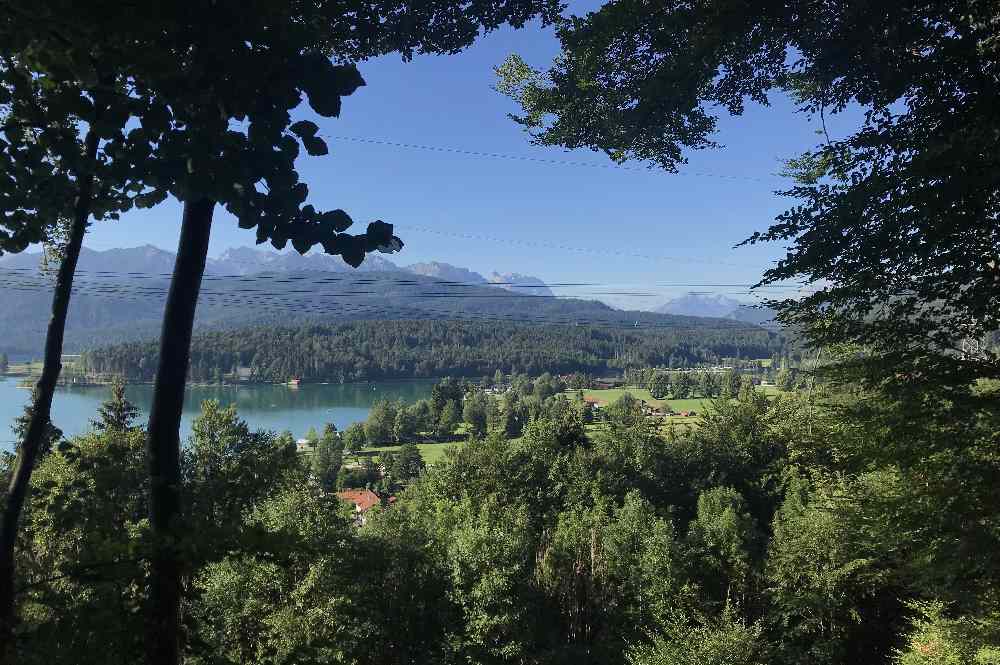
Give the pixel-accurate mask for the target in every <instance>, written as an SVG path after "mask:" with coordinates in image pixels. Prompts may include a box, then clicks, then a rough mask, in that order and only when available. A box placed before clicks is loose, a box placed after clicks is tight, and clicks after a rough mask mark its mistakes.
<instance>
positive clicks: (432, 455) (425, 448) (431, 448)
mask: <svg viewBox="0 0 1000 665" xmlns="http://www.w3.org/2000/svg"><path fill="white" fill-rule="evenodd" d="M456 445H461V442H460V441H458V442H453V443H418V444H417V450H419V451H420V456H421V457H423V458H424V463H425V464H434V463H435V462H437V461H438V460H440V459H441V458H443V457H444V451H445V450H447V449H448V448H449V447H451V446H456ZM399 448H400V446H375V447H373V448H365V452H383V451H387V450H392V451H396V450H399ZM375 457H376V458H377V457H378V455H376V456H375ZM351 459H359V458H351Z"/></svg>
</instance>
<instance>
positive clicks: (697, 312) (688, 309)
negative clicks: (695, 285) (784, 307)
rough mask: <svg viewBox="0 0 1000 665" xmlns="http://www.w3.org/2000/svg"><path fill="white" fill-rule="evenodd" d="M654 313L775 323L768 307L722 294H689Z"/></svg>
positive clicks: (666, 304) (760, 323) (664, 305)
mask: <svg viewBox="0 0 1000 665" xmlns="http://www.w3.org/2000/svg"><path fill="white" fill-rule="evenodd" d="M653 311H654V312H662V313H664V314H677V315H681V316H708V317H716V318H720V319H733V320H736V321H746V322H747V323H754V324H757V325H766V324H773V323H774V312H773V311H772V310H770V309H767V308H766V307H755V306H754V305H752V304H751V303H748V302H744V301H742V300H736V299H735V298H730V297H728V296H725V295H722V294H720V293H716V294H703V293H688V294H685V295H683V296H681V297H679V298H674V299H673V300H670V301H669V302H667V303H665V304H663V305H660V306H659V307H657V308H656V309H655V310H653Z"/></svg>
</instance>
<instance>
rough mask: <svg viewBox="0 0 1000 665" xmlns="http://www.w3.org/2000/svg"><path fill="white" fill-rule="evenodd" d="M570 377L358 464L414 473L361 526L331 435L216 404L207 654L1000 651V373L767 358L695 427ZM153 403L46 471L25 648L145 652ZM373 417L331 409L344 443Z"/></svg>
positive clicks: (658, 663) (196, 477) (195, 479)
mask: <svg viewBox="0 0 1000 665" xmlns="http://www.w3.org/2000/svg"><path fill="white" fill-rule="evenodd" d="M559 387H560V386H556V385H549V380H546V381H543V382H542V383H537V382H536V383H535V385H534V386H533V387H532V392H533V393H534V392H540V393H544V395H547V396H544V395H541V394H540V395H539V397H542V396H544V399H545V402H546V404H547V406H546V408H544V409H541V410H539V411H538V412H537V414H536V415H535V416H533V417H532V418H531V419H530V421H529V422H528V423H527V424H526V425H525V427H524V428H523V431H519V432H518V434H519V435H520V436H519V438H517V439H510V438H508V434H507V432H506V431H505V429H504V425H503V420H502V419H499V420H497V421H496V423H495V424H494V422H493V420H492V419H491V420H490V421H489V422H486V423H485V425H484V429H483V431H482V434H481V435H475V436H474V437H473V438H472V439H470V440H469V441H467V442H464V443H458V444H455V445H454V447H453V449H452V450H451V452H449V453H448V454H446V456H445V459H444V461H443V462H441V463H438V464H436V465H435V466H433V467H431V468H428V469H424V468H423V464H422V463H421V462H420V460H419V455H416V456H415V457H414V455H413V454H410V455H409V456H407V452H410V453H413V452H414V451H412V450H409V448H407V447H405V446H404V448H403V449H401V451H400V453H399V454H398V456H390V458H389V459H388V461H387V462H386V463H385V466H384V467H383V469H382V470H381V471H379V470H378V467H374V466H372V465H370V464H369V465H368V467H366V469H364V470H358V471H353V472H350V473H347V474H346V475H344V474H343V473H341V474H340V478H339V479H338V480H339V483H340V484H343V483H345V482H346V483H347V484H348V485H349V484H350V483H351V481H352V479H354V478H357V477H361V476H364V475H365V474H372V475H373V477H382V478H383V479H384V481H385V482H381V483H376V485H375V488H376V489H384V490H385V491H397V492H398V490H399V489H400V485H399V483H398V481H399V480H400V476H402V477H408V478H409V481H408V482H407V483H405V485H406V486H407V489H406V490H405V491H403V492H402V493H401V494H397V500H396V502H395V503H394V504H393V506H392V507H388V508H384V509H382V510H379V509H375V510H374V512H372V513H371V514H370V515H369V519H368V520H367V521H366V523H365V525H364V526H362V527H356V526H353V525H352V523H351V521H350V519H349V518H348V512H347V510H346V508H345V507H344V506H343V505H341V504H340V503H339V502H338V501H337V500H336V499H335V497H334V495H333V494H330V493H328V491H327V490H328V489H329V488H330V487H332V486H333V485H334V484H335V482H334V481H333V479H332V477H328V476H327V473H328V472H329V471H330V470H331V469H329V467H330V464H329V463H328V462H329V460H326V462H321V458H320V456H319V455H317V456H315V457H313V458H309V457H306V456H302V455H297V454H296V453H295V445H294V442H293V440H292V439H291V437H290V436H289V435H277V434H274V433H269V432H254V431H251V430H249V429H248V428H247V426H246V425H245V424H243V423H242V422H241V421H240V420H239V417H238V414H237V413H236V412H235V411H234V410H233V409H232V408H228V409H223V408H221V407H219V405H218V404H216V403H214V402H206V403H205V405H204V406H203V411H202V414H201V415H200V416H199V417H198V419H197V420H196V422H195V424H194V427H193V435H192V436H191V438H190V439H189V441H188V442H187V445H186V447H185V449H184V454H183V468H184V493H185V494H184V498H185V503H186V504H187V505H188V506H190V508H189V510H188V511H186V513H185V528H186V529H187V530H188V531H189V532H190V533H191V534H194V538H193V540H192V542H191V546H192V550H191V552H190V553H189V554H188V555H187V556H186V562H187V563H186V569H185V570H186V572H185V580H186V582H185V585H184V599H183V617H184V626H185V634H186V637H185V641H184V643H185V655H184V661H185V662H189V663H218V662H225V663H250V662H252V663H274V664H277V663H287V664H288V665H291V664H293V663H295V664H304V663H316V664H320V663H372V664H374V663H393V664H396V663H398V664H403V663H429V662H435V663H552V664H559V663H580V662H586V663H622V664H624V663H629V664H630V665H695V664H698V665H701V664H705V665H709V664H717V665H763V664H765V663H766V664H768V665H785V664H787V665H800V664H801V663H816V664H829V665H834V664H839V663H858V662H861V663H886V662H891V661H895V662H898V663H900V664H901V665H932V664H939V663H949V664H950V663H956V664H962V665H964V664H969V665H988V664H991V663H997V662H1000V616H998V615H997V613H996V610H997V607H998V605H997V603H998V601H1000V598H998V596H997V591H996V589H997V588H998V584H997V583H998V582H1000V580H998V579H997V575H998V571H1000V558H998V556H1000V523H998V521H997V515H996V510H995V506H996V501H997V499H998V496H997V491H998V487H1000V484H998V483H997V471H996V469H997V468H998V467H997V455H996V449H997V448H996V446H997V433H998V432H1000V414H998V413H997V410H996V408H995V404H996V402H997V400H998V397H1000V393H998V389H1000V386H990V385H983V386H982V387H981V389H979V390H977V391H976V393H975V395H974V397H975V399H974V400H973V401H970V402H966V403H965V404H964V405H958V404H954V403H951V402H947V401H942V400H924V401H920V402H919V403H900V402H897V401H894V400H891V399H887V398H885V397H884V396H880V395H878V394H873V393H865V392H861V391H857V390H841V389H832V388H831V387H830V386H820V387H819V388H817V389H816V390H813V391H808V392H802V393H797V394H789V395H785V396H782V397H779V398H777V399H774V400H771V401H769V400H767V399H765V398H764V397H763V396H762V395H760V394H758V393H756V392H755V391H754V389H753V386H752V385H750V384H749V383H744V385H743V387H742V388H741V390H740V394H739V396H738V397H737V398H734V399H723V400H718V401H716V402H715V404H714V406H713V407H712V408H711V409H710V410H709V411H708V412H707V413H705V414H704V415H703V419H702V423H701V425H700V426H699V427H698V428H696V429H694V430H692V431H689V432H682V433H670V432H667V433H664V431H663V430H661V429H660V428H658V427H656V426H655V425H653V424H652V423H651V421H650V420H649V419H647V418H645V417H643V415H642V412H641V410H640V409H639V408H638V405H637V403H636V402H634V401H633V400H629V399H627V398H623V399H622V400H621V401H619V402H618V403H615V404H612V405H610V406H609V407H608V408H607V409H605V410H604V411H605V413H603V414H602V417H601V420H600V421H599V422H596V423H595V424H593V425H589V424H588V423H587V422H586V420H585V415H584V413H585V412H584V411H582V410H580V409H579V408H576V407H574V406H572V404H571V402H570V401H567V400H566V399H565V398H564V397H559V396H552V395H550V394H549V393H550V392H551V391H552V390H556V389H557V388H559ZM461 388H462V385H461V384H460V383H459V382H445V383H444V384H442V385H441V387H440V388H439V390H438V391H437V392H436V393H435V396H434V398H433V399H434V400H436V401H442V400H444V401H445V404H446V405H453V404H454V401H453V400H454V398H455V396H456V395H458V394H459V393H460V390H461ZM467 395H469V396H467V397H465V398H464V399H465V400H469V399H476V398H475V397H473V396H474V395H475V393H468V394H467ZM459 399H463V398H461V397H460V398H459ZM560 400H561V401H562V403H563V404H565V405H566V406H564V407H560V406H559V404H560ZM980 400H981V401H980ZM974 405H978V406H974ZM917 407H919V408H917ZM453 408H454V407H453V406H446V407H445V408H444V409H443V411H447V410H449V409H453ZM132 415H133V412H132V411H131V410H130V409H129V407H128V405H127V400H125V398H124V395H123V394H121V393H119V394H118V396H117V399H115V400H111V402H110V403H109V404H107V405H105V407H104V408H103V409H102V410H101V414H100V415H99V417H98V419H97V421H96V422H95V425H94V431H93V432H91V433H89V434H86V435H83V436H80V437H77V438H75V439H72V440H69V441H62V442H59V443H58V444H56V445H55V446H54V447H53V448H52V449H51V451H50V452H48V453H47V454H46V455H45V457H44V458H43V460H42V462H41V464H40V466H39V468H38V470H37V472H36V474H35V475H34V477H33V480H32V482H33V486H34V491H33V492H32V495H31V496H32V498H31V501H32V504H31V507H30V510H29V511H28V512H27V515H28V523H27V524H26V527H25V531H24V535H23V537H22V538H21V539H20V540H19V547H18V556H19V566H20V567H21V569H22V570H23V571H24V573H23V577H22V589H21V591H20V593H19V594H18V612H19V616H20V617H21V623H20V625H19V627H18V645H19V656H20V661H19V662H23V663H40V664H41V663H53V662H88V663H112V662H115V663H117V662H134V661H136V660H138V659H139V657H140V649H141V640H140V639H139V637H138V636H139V635H141V628H140V626H141V622H142V614H141V612H138V611H137V608H138V606H139V603H141V599H142V598H143V576H144V567H143V560H144V557H145V556H146V555H145V552H146V548H147V547H149V540H148V537H149V533H148V522H147V521H146V515H145V502H146V496H147V492H148V480H147V479H146V474H145V464H146V462H145V451H144V446H143V441H144V435H145V433H144V432H143V430H142V429H140V428H137V427H135V426H134V425H133V424H132V422H131V417H132ZM376 426H380V425H378V418H375V419H373V421H372V423H371V424H370V427H376ZM385 426H386V427H388V426H389V425H388V423H387V424H386V425H385ZM346 436H347V435H346V433H345V435H341V436H338V434H337V433H336V432H335V431H332V430H331V431H327V432H324V434H323V435H322V440H323V441H324V442H325V441H327V440H328V439H329V440H330V441H332V442H334V443H333V444H332V446H331V448H330V451H329V452H330V453H331V454H332V455H335V456H336V462H335V464H336V467H339V465H340V452H341V451H342V450H343V448H344V447H345V442H346ZM362 445H363V444H362ZM348 446H349V447H351V448H353V447H355V446H356V444H355V443H350V444H348ZM8 462H9V460H8ZM959 469H960V472H959V471H957V470H959ZM332 473H333V475H337V472H336V468H334V469H332ZM363 479H364V478H362V480H363ZM956 509H960V510H961V511H962V512H961V514H962V515H963V516H965V519H958V520H956V519H954V518H953V517H954V515H955V512H954V511H955V510H956ZM887 515H891V519H886V516H887Z"/></svg>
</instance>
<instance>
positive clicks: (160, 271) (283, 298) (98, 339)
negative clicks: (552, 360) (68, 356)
mask: <svg viewBox="0 0 1000 665" xmlns="http://www.w3.org/2000/svg"><path fill="white" fill-rule="evenodd" d="M39 259H40V255H39V254H37V253H35V254H20V255H9V256H5V257H0V300H2V303H3V306H4V311H5V313H6V314H7V315H6V316H3V317H0V352H6V353H8V354H10V355H12V356H14V357H23V356H37V354H38V353H40V351H41V349H42V345H43V342H44V337H45V327H46V324H47V322H48V318H49V307H50V301H51V275H50V274H49V273H44V272H41V271H40V270H39ZM173 263H174V255H173V254H172V253H171V252H167V251H164V250H162V249H159V248H156V247H151V246H143V247H135V248H129V249H109V250H105V251H95V250H90V249H84V250H83V252H82V253H81V256H80V261H79V266H78V272H77V277H76V280H75V286H74V296H73V300H72V301H71V306H70V312H69V316H68V320H67V327H66V338H65V347H64V348H65V350H66V352H67V353H73V352H77V351H80V350H82V349H87V348H94V347H96V346H103V345H107V344H111V343H118V342H129V341H137V340H144V339H151V338H155V337H156V336H157V335H158V333H159V328H160V321H161V317H162V313H163V300H164V297H165V295H166V291H167V287H168V285H169V278H170V274H171V271H172V270H173ZM364 319H368V320H379V319H381V320H386V319H393V320H398V319H421V320H427V319H447V320H480V321H481V320H495V321H505V322H517V323H526V324H538V323H541V324H569V325H588V324H593V325H599V326H606V327H618V328H624V327H628V328H631V329H635V328H642V327H656V328H663V327H673V328H686V329H694V328H712V329H719V328H724V329H731V328H739V327H740V326H741V324H740V323H738V322H736V321H725V320H720V319H717V318H714V319H711V318H710V319H706V318H698V317H692V316H690V315H679V314H672V313H651V312H641V311H622V310H618V309H615V308H612V307H610V306H608V305H607V304H605V303H602V302H599V301H596V300H582V299H573V298H561V297H555V296H554V295H553V293H552V291H551V290H550V289H549V288H548V286H546V284H545V283H544V282H543V281H542V280H540V279H538V278H536V277H531V276H527V275H521V274H518V273H503V274H501V273H496V272H494V273H491V274H490V275H488V276H484V275H481V274H480V273H477V272H473V271H471V270H468V269H465V268H460V267H457V266H452V265H449V264H445V263H420V264H413V265H409V266H398V265H396V264H395V263H393V262H391V261H388V260H386V259H384V258H382V257H380V256H370V257H368V259H366V261H365V262H364V263H363V264H362V267H361V268H360V269H358V270H354V269H352V268H350V267H348V266H347V265H345V264H344V263H343V262H342V261H341V260H340V259H339V258H337V257H331V256H327V255H323V254H310V255H306V256H299V255H296V254H291V253H280V254H279V253H277V252H270V251H260V250H254V249H249V248H238V249H231V250H228V251H227V252H225V253H224V254H222V255H221V256H219V257H218V258H215V259H211V260H210V261H209V262H208V265H207V267H206V276H205V281H204V283H203V287H202V295H201V298H200V300H199V305H198V315H197V321H196V325H197V327H198V328H199V329H200V330H211V329H232V328H237V327H245V326H251V325H292V324H306V323H310V322H324V323H328V322H331V321H348V320H364ZM746 325H747V324H746V323H744V324H742V327H746Z"/></svg>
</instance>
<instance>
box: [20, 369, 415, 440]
mask: <svg viewBox="0 0 1000 665" xmlns="http://www.w3.org/2000/svg"><path fill="white" fill-rule="evenodd" d="M17 383H18V379H17V378H13V377H3V378H0V449H5V450H11V449H12V448H13V445H14V441H13V438H14V437H13V434H12V432H11V426H12V425H13V423H14V419H15V418H17V417H18V416H19V415H21V414H22V413H23V411H24V405H25V403H26V401H27V399H28V396H29V394H30V391H28V390H27V389H25V388H18V387H17ZM433 385H434V381H430V380H421V381H387V382H380V383H348V384H305V385H302V386H299V387H298V388H291V387H289V386H272V385H252V386H188V389H187V391H186V393H185V396H184V416H183V418H182V420H181V437H182V438H186V437H187V436H188V434H190V432H191V419H192V418H193V417H194V416H196V415H197V414H198V411H199V409H200V405H201V402H202V401H204V400H206V399H217V400H219V401H220V402H221V403H222V404H235V405H236V409H237V411H238V412H239V414H240V417H241V418H243V419H244V420H246V421H247V423H248V424H249V425H250V427H251V428H253V429H269V430H275V431H279V432H281V431H285V430H288V431H290V432H291V433H292V434H293V435H295V436H296V437H301V436H303V435H304V434H305V433H306V432H307V431H308V430H309V428H310V427H315V428H316V429H317V430H322V428H323V425H324V424H325V423H328V422H332V423H334V424H335V425H336V426H337V428H338V429H344V428H345V427H347V426H348V425H350V424H351V423H354V422H358V421H361V420H365V419H366V418H367V417H368V411H369V410H370V409H371V407H372V405H373V404H374V403H375V402H376V401H377V400H380V399H401V400H403V401H404V402H415V401H417V400H418V399H422V398H425V397H430V393H431V386H433ZM126 392H127V395H128V398H129V400H131V401H132V402H133V403H134V404H135V405H136V406H137V407H139V409H140V410H141V411H142V416H141V418H142V420H143V421H144V420H145V419H146V418H147V416H148V413H149V405H150V401H151V398H152V394H153V387H152V386H150V385H130V386H128V388H127V391H126ZM108 394H109V388H108V387H107V386H93V387H87V388H59V389H58V390H57V391H56V395H55V399H54V400H53V403H52V422H53V423H54V424H55V425H56V426H57V427H59V428H60V429H61V430H62V431H63V432H64V433H65V435H66V436H73V435H75V434H80V433H82V432H84V431H86V430H87V429H88V427H89V423H90V420H91V418H93V417H94V416H95V415H96V413H97V407H98V406H99V405H100V403H101V402H102V401H104V400H105V399H107V397H108Z"/></svg>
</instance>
